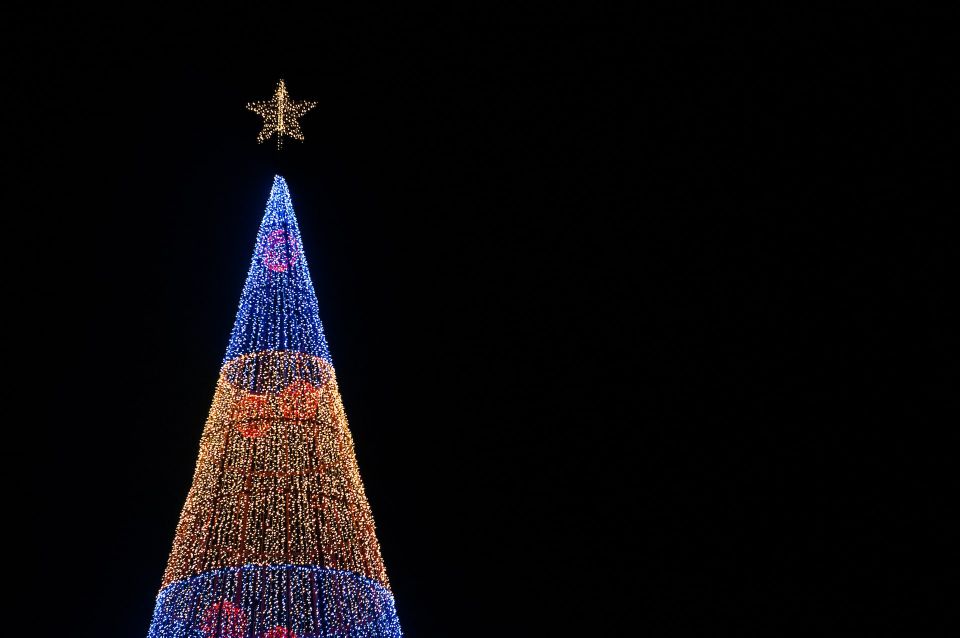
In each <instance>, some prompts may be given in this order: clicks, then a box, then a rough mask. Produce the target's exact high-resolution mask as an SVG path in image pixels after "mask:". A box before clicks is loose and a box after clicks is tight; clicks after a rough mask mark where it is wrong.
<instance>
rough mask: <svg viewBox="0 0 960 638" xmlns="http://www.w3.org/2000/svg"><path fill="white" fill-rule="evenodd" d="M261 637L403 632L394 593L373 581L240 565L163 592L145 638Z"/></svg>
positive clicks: (381, 637) (383, 636) (391, 636)
mask: <svg viewBox="0 0 960 638" xmlns="http://www.w3.org/2000/svg"><path fill="white" fill-rule="evenodd" d="M226 610H229V612H230V613H229V614H227V613H225V612H226ZM227 616H229V617H227ZM264 635H266V636H271V637H272V636H283V637H285V638H292V637H293V636H296V638H334V637H336V638H400V637H401V636H402V633H401V631H400V623H399V621H398V620H397V614H396V611H395V609H394V603H393V595H392V594H391V593H390V591H389V590H387V589H386V588H385V587H383V585H381V584H379V583H377V582H376V581H373V580H370V579H367V578H364V577H362V576H358V575H357V574H355V573H353V572H348V571H340V570H335V569H324V568H322V567H313V566H303V565H244V566H243V567H227V568H223V569H217V570H213V571H209V572H206V573H203V574H201V575H199V576H195V577H193V578H189V579H186V580H181V581H177V582H175V583H171V584H170V585H168V586H167V587H165V588H164V589H163V590H162V591H161V592H160V594H159V596H157V605H156V608H155V610H154V614H153V622H152V623H151V625H150V632H149V633H148V635H147V638H259V637H262V636H264Z"/></svg>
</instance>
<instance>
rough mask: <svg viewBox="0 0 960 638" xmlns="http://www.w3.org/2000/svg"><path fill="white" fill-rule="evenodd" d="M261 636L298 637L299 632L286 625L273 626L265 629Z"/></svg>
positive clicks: (275, 637) (264, 637)
mask: <svg viewBox="0 0 960 638" xmlns="http://www.w3.org/2000/svg"><path fill="white" fill-rule="evenodd" d="M261 638H297V634H295V633H293V632H292V631H290V630H289V629H287V628H286V627H273V628H272V629H268V630H267V631H265V632H264V633H263V636H262V637H261Z"/></svg>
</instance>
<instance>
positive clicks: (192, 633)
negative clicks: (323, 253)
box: [149, 176, 401, 638]
mask: <svg viewBox="0 0 960 638" xmlns="http://www.w3.org/2000/svg"><path fill="white" fill-rule="evenodd" d="M400 635H401V631H400V624H399V622H398V621H397V616H396V612H395V610H394V603H393V594H392V593H391V591H390V585H389V583H388V581H387V574H386V572H385V570H384V567H383V560H382V559H381V557H380V547H379V545H378V544H377V538H376V535H375V533H374V527H373V517H372V516H371V514H370V506H369V505H368V503H367V497H366V495H365V494H364V491H363V484H362V483H361V481H360V474H359V471H358V470H357V462H356V458H355V456H354V451H353V439H352V438H351V436H350V431H349V429H348V428H347V421H346V417H345V415H344V412H343V404H342V403H341V401H340V393H339V391H338V389H337V381H336V376H335V374H334V371H333V366H332V364H331V360H330V353H329V351H328V350H327V343H326V340H325V338H324V335H323V326H322V325H321V323H320V316H319V312H318V308H317V297H316V294H315V293H314V290H313V283H312V282H311V280H310V272H309V271H308V269H307V261H306V258H305V257H304V253H303V245H302V243H301V241H300V230H299V228H298V227H297V220H296V217H295V216H294V213H293V206H292V204H291V202H290V193H289V191H288V190H287V185H286V183H285V182H284V180H283V178H281V177H279V176H278V177H276V178H275V179H274V182H273V189H272V191H271V192H270V199H269V201H268V202H267V210H266V214H265V215H264V217H263V222H262V223H261V225H260V232H259V233H258V235H257V244H256V247H255V249H254V252H253V263H252V264H251V266H250V273H249V274H248V275H247V282H246V285H245V286H244V289H243V296H242V297H241V299H240V309H239V311H238V312H237V320H236V323H235V324H234V327H233V333H232V335H231V337H230V345H229V347H228V348H227V355H226V357H225V358H224V362H223V367H222V368H221V370H220V378H219V381H218V382H217V389H216V393H215V395H214V398H213V405H212V407H211V408H210V414H209V416H208V417H207V422H206V425H205V427H204V430H203V436H202V439H201V442H200V456H199V459H198V460H197V468H196V472H195V474H194V477H193V485H192V487H191V488H190V493H189V495H188V496H187V502H186V504H185V505H184V507H183V512H182V513H181V515H180V523H179V525H178V526H177V533H176V538H175V540H174V543H173V550H172V552H171V553H170V560H169V563H168V564H167V569H166V573H165V574H164V577H163V585H162V587H161V589H160V593H159V595H158V596H157V603H156V608H155V610H154V615H153V622H152V624H151V626H150V633H149V638H173V637H177V638H187V637H189V638H294V637H295V638H320V637H327V636H349V637H351V638H361V637H362V638H372V637H381V636H383V637H395V636H400Z"/></svg>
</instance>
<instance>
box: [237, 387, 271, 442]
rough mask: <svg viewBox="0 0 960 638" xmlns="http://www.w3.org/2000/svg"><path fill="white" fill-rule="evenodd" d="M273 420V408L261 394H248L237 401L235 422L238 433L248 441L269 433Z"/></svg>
mask: <svg viewBox="0 0 960 638" xmlns="http://www.w3.org/2000/svg"><path fill="white" fill-rule="evenodd" d="M272 419H273V406H272V405H271V403H270V400H269V399H268V398H267V397H265V396H263V395H261V394H248V395H247V396H245V397H243V398H241V399H240V400H239V401H237V403H236V405H235V406H234V408H233V420H234V421H235V422H236V428H237V431H238V432H240V434H241V435H242V436H243V437H244V438H247V439H255V438H257V437H261V436H263V435H264V434H266V433H267V430H269V429H270V424H271V422H272Z"/></svg>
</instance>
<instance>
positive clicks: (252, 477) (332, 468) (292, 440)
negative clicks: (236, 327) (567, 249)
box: [163, 351, 389, 588]
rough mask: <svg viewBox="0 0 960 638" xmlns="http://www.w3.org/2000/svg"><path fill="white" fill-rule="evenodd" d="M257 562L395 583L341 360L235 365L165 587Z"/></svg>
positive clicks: (220, 385)
mask: <svg viewBox="0 0 960 638" xmlns="http://www.w3.org/2000/svg"><path fill="white" fill-rule="evenodd" d="M246 564H263V565H266V564H292V565H317V566H322V567H327V568H330V569H338V570H349V571H353V572H356V573H357V574H360V575H363V576H366V577H368V578H371V579H374V580H376V581H378V582H380V583H382V584H383V585H384V586H385V587H388V588H389V583H388V581H387V575H386V571H385V570H384V566H383V560H382V558H381V556H380V547H379V545H378V543H377V540H376V536H375V533H374V524H373V517H372V516H371V514H370V507H369V505H368V503H367V497H366V494H365V493H364V490H363V484H362V482H361V480H360V473H359V470H358V468H357V461H356V457H355V455H354V449H353V438H352V437H351V435H350V431H349V429H348V428H347V420H346V415H345V414H344V411H343V404H342V402H341V399H340V393H339V391H338V388H337V381H336V376H335V374H334V371H333V367H332V366H331V365H330V364H329V363H327V362H326V361H325V360H323V359H321V358H319V357H314V356H312V355H307V354H303V353H297V352H274V351H270V352H261V353H256V354H251V355H244V356H242V357H239V358H237V359H233V360H231V361H229V362H227V363H226V364H225V365H224V367H223V369H222V370H221V373H220V378H219V380H218V382H217V389H216V393H215V395H214V400H213V405H212V407H211V410H210V414H209V416H208V417H207V422H206V425H205V426H204V430H203V436H202V439H201V443H200V457H199V459H198V462H197V469H196V472H195V474H194V477H193V485H192V487H191V488H190V493H189V495H188V497H187V502H186V504H185V505H184V508H183V512H182V513H181V516H180V522H179V524H178V526H177V533H176V538H175V540H174V545H173V551H172V552H171V555H170V561H169V563H168V565H167V570H166V573H165V574H164V579H163V584H164V586H165V585H167V584H169V583H172V582H174V581H177V580H180V579H184V578H188V577H190V576H194V575H197V574H200V573H202V572H205V571H208V570H211V569H216V568H221V567H231V566H241V565H246Z"/></svg>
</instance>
